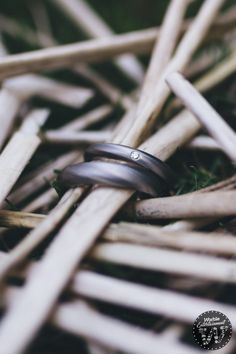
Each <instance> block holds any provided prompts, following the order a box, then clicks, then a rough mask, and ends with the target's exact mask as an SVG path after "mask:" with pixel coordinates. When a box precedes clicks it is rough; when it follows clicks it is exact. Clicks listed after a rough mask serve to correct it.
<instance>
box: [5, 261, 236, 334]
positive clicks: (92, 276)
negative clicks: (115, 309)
mask: <svg viewBox="0 0 236 354" xmlns="http://www.w3.org/2000/svg"><path fill="white" fill-rule="evenodd" d="M37 267H38V265H37V264H33V263H31V264H28V265H27V269H24V271H23V272H19V270H17V271H16V272H13V273H12V275H13V276H15V277H18V278H20V279H21V278H25V276H26V275H27V274H31V275H32V274H33V272H34V271H35V269H37ZM66 290H68V291H69V292H72V293H74V294H77V295H78V296H83V297H86V298H88V299H96V300H101V301H103V302H108V303H112V304H116V305H119V306H124V307H127V308H132V309H136V310H139V311H140V310H141V311H144V312H146V313H151V314H155V315H163V316H166V317H168V318H172V319H174V320H177V321H180V322H184V323H190V324H192V323H193V322H194V320H195V319H196V317H197V316H198V314H199V313H202V312H204V311H207V309H209V308H214V309H217V311H220V312H223V313H225V314H226V315H228V316H229V318H230V319H231V323H232V326H233V328H234V331H236V330H235V326H234V323H236V310H235V308H234V307H233V306H230V305H227V304H224V303H219V302H216V301H212V300H209V299H202V298H198V297H194V296H189V295H185V294H178V293H176V292H173V291H170V290H164V289H158V288H151V287H149V286H145V285H142V284H135V283H133V282H128V281H125V280H120V279H116V278H112V277H109V276H104V275H101V274H97V273H94V272H91V271H84V270H82V271H80V272H78V273H76V274H75V275H74V277H73V280H72V282H71V284H70V285H69V288H68V289H66ZM127 294H129V296H127ZM147 299H149V301H147Z"/></svg>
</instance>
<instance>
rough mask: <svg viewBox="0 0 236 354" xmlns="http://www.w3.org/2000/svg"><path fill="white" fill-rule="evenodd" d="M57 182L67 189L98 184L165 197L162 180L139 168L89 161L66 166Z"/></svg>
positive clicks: (165, 189)
mask: <svg viewBox="0 0 236 354" xmlns="http://www.w3.org/2000/svg"><path fill="white" fill-rule="evenodd" d="M59 182H60V183H62V184H64V185H65V186H67V187H75V186H78V185H94V184H100V185H104V186H111V187H119V188H126V189H134V190H136V191H139V192H142V193H145V194H148V195H151V196H153V197H156V196H161V195H166V194H167V188H166V185H165V183H163V181H162V179H160V178H159V177H158V176H157V175H155V174H154V173H153V172H151V171H148V170H146V169H144V168H142V167H139V166H130V165H127V164H121V163H114V162H103V161H91V162H84V163H79V164H75V165H70V166H67V167H66V168H65V169H64V170H63V171H62V172H61V173H60V175H59Z"/></svg>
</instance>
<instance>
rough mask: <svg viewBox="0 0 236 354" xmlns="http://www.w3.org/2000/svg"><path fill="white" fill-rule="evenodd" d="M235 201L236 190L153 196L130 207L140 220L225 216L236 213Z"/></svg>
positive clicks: (131, 211) (130, 213) (130, 210)
mask: <svg viewBox="0 0 236 354" xmlns="http://www.w3.org/2000/svg"><path fill="white" fill-rule="evenodd" d="M234 198H235V199H234ZM219 200H220V203H219ZM235 201H236V192H234V191H224V192H223V191H219V192H218V191H217V192H210V193H207V192H205V193H199V194H195V193H193V194H186V195H180V196H173V197H166V198H153V199H147V200H142V201H138V202H137V203H135V205H134V206H132V208H131V209H129V215H130V216H132V215H133V217H135V218H137V219H138V220H139V219H140V220H142V219H144V220H155V219H179V218H186V219H187V218H192V219H193V218H215V217H216V218H223V217H226V216H231V215H235V214H236V203H235Z"/></svg>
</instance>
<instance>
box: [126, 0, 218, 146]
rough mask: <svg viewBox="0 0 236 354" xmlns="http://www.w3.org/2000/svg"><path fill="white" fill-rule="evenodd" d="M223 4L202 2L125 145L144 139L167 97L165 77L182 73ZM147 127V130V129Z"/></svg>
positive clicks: (167, 90)
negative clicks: (173, 73) (144, 126)
mask: <svg viewBox="0 0 236 354" xmlns="http://www.w3.org/2000/svg"><path fill="white" fill-rule="evenodd" d="M223 2H224V0H217V1H215V2H214V7H213V4H212V3H213V2H212V1H205V2H204V5H203V6H202V8H201V9H200V11H199V14H198V16H197V17H196V19H195V21H194V22H193V23H192V26H191V27H190V29H189V30H188V31H187V32H186V34H185V35H184V36H183V38H182V40H181V42H180V44H179V46H178V48H177V50H176V52H175V55H174V56H173V58H172V60H171V61H170V63H169V64H168V66H167V67H166V69H165V70H164V71H163V73H162V75H161V77H160V78H159V80H158V82H157V84H156V87H155V89H154V90H153V92H152V95H150V97H149V99H148V100H147V101H146V102H145V105H144V106H143V107H142V111H141V112H139V115H138V118H137V119H136V121H135V124H134V126H133V129H132V130H130V132H129V134H128V135H127V137H126V139H125V143H129V140H131V141H134V142H135V143H136V144H138V143H140V142H141V141H143V139H144V138H145V137H146V135H147V133H148V131H150V129H151V128H152V126H153V124H154V121H155V118H156V117H157V116H158V114H159V113H160V112H161V109H162V108H163V104H164V102H165V101H166V99H167V97H168V95H169V89H168V86H167V85H166V83H165V78H166V76H167V75H168V74H169V73H171V72H173V71H182V70H184V69H185V67H186V66H187V63H188V62H189V61H190V59H191V57H192V55H193V53H194V52H195V50H196V48H198V46H199V45H200V44H201V42H202V40H203V38H204V36H205V34H206V33H207V31H208V29H209V28H210V24H211V23H212V22H213V19H214V16H215V15H216V14H217V12H218V10H219V8H220V7H221V5H222V4H223ZM146 120H147V122H148V124H146V123H145V124H146V129H145V130H144V131H142V130H143V123H144V122H146ZM147 126H148V128H149V129H147Z"/></svg>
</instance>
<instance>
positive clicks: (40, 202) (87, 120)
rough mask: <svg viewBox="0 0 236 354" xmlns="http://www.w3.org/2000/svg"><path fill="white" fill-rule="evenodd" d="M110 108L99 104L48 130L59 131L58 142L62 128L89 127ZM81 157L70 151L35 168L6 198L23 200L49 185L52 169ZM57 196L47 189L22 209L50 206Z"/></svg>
mask: <svg viewBox="0 0 236 354" xmlns="http://www.w3.org/2000/svg"><path fill="white" fill-rule="evenodd" d="M111 109H112V108H111V107H110V106H109V105H104V106H101V107H99V108H96V109H94V110H93V111H91V112H89V113H86V114H85V115H84V116H82V117H79V118H78V119H75V120H73V121H72V122H70V123H67V124H65V125H63V127H61V128H59V129H57V130H51V131H48V132H50V133H51V132H52V133H53V134H55V133H56V132H58V131H59V132H61V135H60V136H59V142H60V143H61V142H62V141H61V140H60V137H61V136H62V133H63V135H64V130H68V131H70V130H72V129H74V130H75V129H83V128H86V127H89V125H90V124H93V123H95V122H98V121H100V120H101V119H104V118H105V117H106V116H107V115H108V114H109V113H110V112H111ZM48 132H47V133H48ZM47 133H46V134H47ZM96 136H97V135H96ZM56 137H57V135H56ZM78 137H81V136H78V135H76V138H77V139H78ZM84 137H86V138H87V137H89V138H91V135H90V134H88V135H86V136H84V135H82V138H84ZM57 138H58V137H57ZM63 138H64V137H63ZM76 142H77V141H76ZM78 142H79V143H81V140H79V141H78ZM70 143H72V142H71V141H70ZM81 158H82V155H80V154H79V153H78V152H70V153H67V154H65V155H62V156H61V157H59V158H58V159H57V160H56V161H54V162H53V163H51V162H50V163H49V164H48V163H47V164H46V166H45V168H46V170H45V168H44V169H42V168H41V167H40V168H39V169H36V170H35V171H34V172H33V174H32V173H30V175H29V178H28V179H27V180H26V181H25V183H23V184H22V185H20V186H19V187H18V188H17V189H16V190H15V191H13V193H11V194H10V196H9V197H8V200H9V201H11V203H19V202H22V201H24V200H25V199H26V198H27V197H29V196H30V194H31V193H32V190H33V191H34V192H35V191H36V190H39V189H40V188H42V187H44V186H45V185H47V184H48V185H49V182H50V180H52V179H53V178H55V173H54V170H60V169H62V168H64V167H65V166H66V165H68V164H70V163H72V162H79V161H81ZM57 197H58V196H57V194H56V192H55V191H54V190H53V189H49V190H47V191H46V192H44V193H43V194H41V195H40V196H39V197H37V198H36V199H35V200H33V201H31V202H29V203H28V204H27V205H25V206H24V208H23V210H24V211H28V212H29V211H31V212H32V211H35V210H39V209H41V208H43V207H44V206H45V205H47V206H50V205H51V204H52V202H54V201H55V200H56V198H57Z"/></svg>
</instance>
